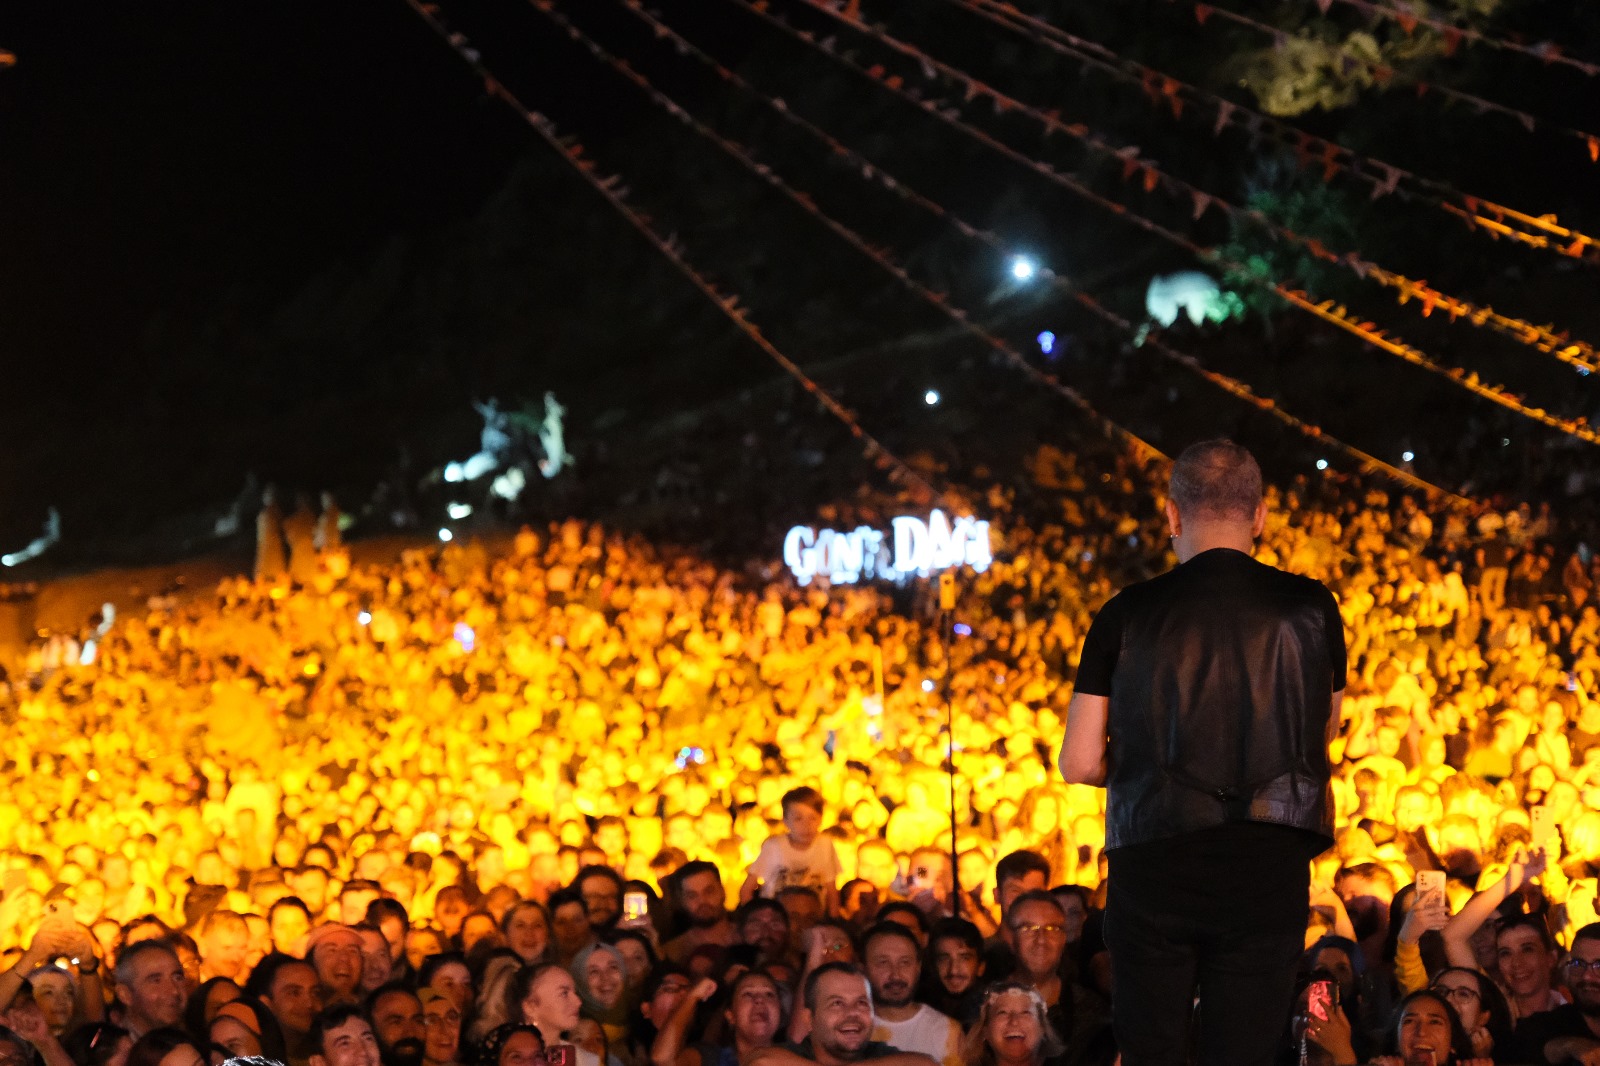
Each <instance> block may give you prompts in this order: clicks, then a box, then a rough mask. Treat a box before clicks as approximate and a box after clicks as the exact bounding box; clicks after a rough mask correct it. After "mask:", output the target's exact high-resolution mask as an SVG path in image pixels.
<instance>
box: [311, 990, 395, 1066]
mask: <svg viewBox="0 0 1600 1066" xmlns="http://www.w3.org/2000/svg"><path fill="white" fill-rule="evenodd" d="M310 1040H311V1066H379V1064H378V1041H377V1039H376V1038H375V1037H374V1036H373V1035H372V1026H371V1025H369V1024H367V1019H366V1018H365V1017H363V1016H362V1013H361V1008H359V1007H356V1006H353V1005H351V1004H348V1003H341V1004H339V1005H338V1006H335V1007H329V1008H328V1009H327V1010H325V1011H323V1012H322V1013H321V1014H319V1015H317V1018H316V1021H314V1022H313V1023H312V1024H311V1036H310Z"/></svg>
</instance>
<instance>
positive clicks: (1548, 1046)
mask: <svg viewBox="0 0 1600 1066" xmlns="http://www.w3.org/2000/svg"><path fill="white" fill-rule="evenodd" d="M1544 1061H1546V1062H1549V1063H1555V1064H1557V1066H1559V1064H1561V1063H1566V1062H1577V1063H1582V1064H1583V1066H1589V1064H1590V1063H1593V1062H1597V1061H1600V1040H1595V1039H1593V1038H1592V1037H1587V1036H1558V1037H1556V1038H1555V1039H1554V1040H1547V1041H1545V1045H1544Z"/></svg>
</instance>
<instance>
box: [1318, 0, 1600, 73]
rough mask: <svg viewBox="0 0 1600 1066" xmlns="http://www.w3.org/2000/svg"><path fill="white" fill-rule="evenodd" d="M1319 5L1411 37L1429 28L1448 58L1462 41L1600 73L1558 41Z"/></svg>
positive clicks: (1356, 2) (1325, 2)
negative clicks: (1384, 22)
mask: <svg viewBox="0 0 1600 1066" xmlns="http://www.w3.org/2000/svg"><path fill="white" fill-rule="evenodd" d="M1316 3H1317V9H1318V10H1319V11H1321V12H1322V13H1323V14H1324V15H1326V14H1327V13H1328V12H1329V11H1330V10H1331V9H1332V8H1333V5H1334V4H1335V3H1340V4H1345V5H1346V6H1349V7H1353V8H1355V9H1356V10H1357V11H1359V12H1361V13H1362V14H1363V15H1366V16H1367V17H1368V18H1372V19H1385V20H1387V21H1389V22H1393V23H1395V24H1396V25H1398V26H1399V27H1400V28H1401V29H1402V30H1404V31H1405V32H1406V34H1407V35H1408V36H1409V35H1410V34H1412V33H1415V32H1416V29H1417V27H1418V26H1426V27H1428V29H1430V30H1433V31H1435V32H1436V33H1438V34H1439V36H1440V37H1441V38H1443V40H1444V44H1443V48H1444V53H1445V55H1454V54H1455V51H1456V49H1457V48H1459V47H1461V42H1462V41H1466V42H1467V43H1469V44H1481V45H1484V46H1486V47H1489V48H1494V49H1497V50H1499V51H1502V52H1518V53H1520V54H1522V55H1525V56H1530V57H1532V58H1533V59H1537V60H1538V61H1539V62H1541V63H1543V64H1544V65H1545V66H1550V65H1552V64H1556V65H1560V66H1564V67H1571V68H1572V69H1574V70H1581V71H1582V72H1583V73H1585V74H1587V75H1588V76H1589V77H1591V78H1592V77H1594V76H1595V75H1596V74H1600V63H1589V62H1585V61H1584V60H1581V59H1575V58H1573V57H1572V56H1569V55H1567V54H1565V53H1564V52H1563V51H1562V50H1561V46H1560V45H1558V44H1556V43H1555V42H1554V41H1539V42H1537V43H1535V44H1522V43H1521V42H1518V41H1511V40H1507V39H1506V38H1504V37H1493V36H1490V35H1489V34H1487V33H1479V32H1478V31H1477V30H1473V29H1468V28H1466V27H1464V26H1453V25H1451V24H1450V23H1448V22H1441V21H1440V20H1438V19H1435V18H1429V17H1428V16H1427V15H1419V14H1417V13H1416V12H1415V11H1402V10H1400V9H1399V8H1393V7H1389V6H1388V5H1386V4H1375V3H1372V2H1371V0H1316Z"/></svg>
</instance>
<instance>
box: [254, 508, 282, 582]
mask: <svg viewBox="0 0 1600 1066" xmlns="http://www.w3.org/2000/svg"><path fill="white" fill-rule="evenodd" d="M286 565H287V563H286V556H285V554H284V550H283V509H282V508H280V507H279V506H278V491H277V490H276V489H274V488H273V487H272V486H271V485H268V486H267V488H266V491H265V492H263V493H262V494H261V513H260V514H258V515H256V580H257V581H276V580H278V578H280V577H282V576H283V572H284V570H285V568H286Z"/></svg>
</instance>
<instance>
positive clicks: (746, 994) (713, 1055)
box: [650, 970, 783, 1066]
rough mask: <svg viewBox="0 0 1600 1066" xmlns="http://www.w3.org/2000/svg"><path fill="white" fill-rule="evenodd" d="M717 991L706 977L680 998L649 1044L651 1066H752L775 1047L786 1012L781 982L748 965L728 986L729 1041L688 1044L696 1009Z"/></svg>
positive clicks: (715, 984)
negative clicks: (780, 986)
mask: <svg viewBox="0 0 1600 1066" xmlns="http://www.w3.org/2000/svg"><path fill="white" fill-rule="evenodd" d="M716 994H717V983H716V982H715V981H713V980H711V979H710V978H707V979H705V980H703V981H701V982H700V983H699V984H698V985H696V986H695V987H694V989H693V990H692V991H691V992H690V993H689V994H688V995H686V996H684V997H683V998H682V999H680V1000H679V1001H678V1004H677V1006H676V1007H674V1008H673V1010H672V1014H671V1015H670V1016H669V1017H668V1018H667V1020H666V1022H665V1023H663V1024H662V1026H661V1031H660V1032H659V1033H658V1034H657V1036H656V1042H655V1046H654V1047H653V1048H651V1051H650V1062H651V1064H652V1066H748V1064H749V1063H750V1061H751V1059H752V1058H754V1057H755V1055H756V1054H757V1053H759V1052H761V1051H763V1050H765V1049H767V1048H770V1047H772V1041H773V1039H774V1038H775V1037H776V1035H777V1032H778V1023H779V1021H780V1020H781V1019H782V1017H783V1000H782V999H781V998H780V994H779V991H778V982H777V981H775V980H773V979H772V975H770V974H767V973H764V972H762V971H761V970H746V971H745V972H744V973H742V974H740V975H739V976H738V977H736V978H734V981H733V987H732V988H730V989H729V991H728V1007H727V1009H726V1010H725V1011H723V1013H722V1017H723V1020H724V1021H725V1022H726V1023H727V1025H728V1038H729V1044H728V1046H726V1047H718V1046H717V1045H715V1044H697V1045H695V1046H693V1047H685V1046H684V1043H685V1041H686V1040H687V1039H688V1033H689V1027H690V1025H691V1024H692V1023H693V1021H694V1016H695V1011H696V1009H697V1008H698V1007H699V1006H700V1004H702V1003H705V1002H706V1001H708V1000H710V999H711V997H712V996H714V995H716Z"/></svg>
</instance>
